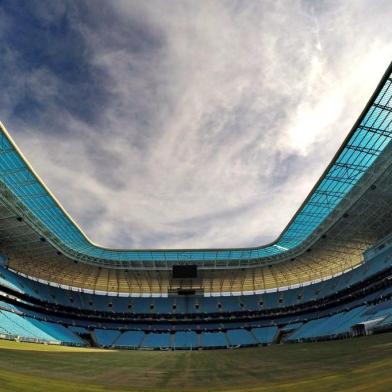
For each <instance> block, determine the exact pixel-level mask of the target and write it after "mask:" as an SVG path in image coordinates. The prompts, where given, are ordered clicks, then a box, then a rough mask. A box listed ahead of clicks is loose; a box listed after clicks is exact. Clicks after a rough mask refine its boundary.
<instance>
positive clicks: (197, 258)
mask: <svg viewBox="0 0 392 392" xmlns="http://www.w3.org/2000/svg"><path fill="white" fill-rule="evenodd" d="M391 71H392V67H391V66H390V67H389V68H388V70H387V72H386V74H385V75H384V77H383V78H382V80H381V82H380V84H379V86H378V87H377V89H376V91H375V93H374V94H373V96H372V97H371V99H370V101H369V103H368V105H367V106H366V108H365V109H364V111H363V113H362V114H361V116H360V117H359V119H358V121H357V122H356V124H355V125H354V127H353V129H352V130H351V132H350V133H349V135H348V137H347V138H346V140H345V142H344V143H343V145H342V147H341V148H340V150H339V151H338V153H337V154H336V156H335V158H334V159H333V161H332V162H331V164H330V165H329V166H328V168H327V170H326V171H325V173H324V174H323V176H322V177H321V178H320V180H319V181H318V183H317V184H316V186H315V187H314V189H313V190H312V192H311V193H310V195H309V196H308V197H307V199H306V200H305V202H304V203H303V204H302V206H301V207H300V209H299V210H298V212H297V213H296V214H295V216H294V217H293V218H292V220H291V221H290V223H289V224H288V226H287V227H286V228H285V229H284V231H283V232H282V234H281V235H280V236H279V238H278V239H277V240H276V241H275V242H273V243H271V244H268V245H265V246H260V247H254V248H243V249H192V250H172V249H169V250H115V249H106V248H103V247H100V246H97V245H95V244H93V243H92V242H91V241H90V240H89V239H88V238H87V237H86V235H85V234H84V233H83V232H82V231H81V229H80V228H79V227H78V226H77V225H76V223H75V222H74V221H73V220H72V218H71V217H70V216H69V215H68V214H67V213H66V212H65V210H64V209H63V208H62V206H61V205H60V204H59V203H58V201H57V200H56V199H55V197H54V196H53V195H52V194H51V193H50V191H49V190H48V189H47V187H46V186H45V184H44V183H43V182H42V180H40V178H39V177H38V175H36V173H35V172H34V171H33V169H32V168H31V166H30V165H29V164H28V162H27V161H26V159H25V158H24V157H23V155H22V153H21V152H20V151H19V149H18V148H17V146H16V145H15V143H14V141H13V140H12V138H11V137H10V135H9V134H8V132H7V131H6V130H5V128H4V127H3V126H1V132H0V148H1V150H0V190H1V194H0V200H1V201H2V203H3V204H4V206H6V207H7V210H9V211H12V212H13V213H15V216H17V217H18V218H19V219H22V220H23V221H24V222H26V223H27V224H28V225H29V226H30V227H31V228H32V230H33V232H36V233H38V234H39V235H40V236H41V237H42V238H44V239H45V240H46V241H48V242H49V243H50V244H51V245H52V246H53V247H54V248H56V249H57V250H59V251H61V252H62V253H63V254H65V255H67V256H68V257H70V258H72V259H74V260H78V261H82V262H86V263H90V264H101V265H110V264H113V265H116V266H117V268H120V267H122V268H129V267H131V268H132V266H139V267H140V266H141V265H143V266H145V267H149V266H150V267H153V266H157V265H158V266H159V265H162V266H168V265H170V264H174V263H196V264H199V265H204V266H208V264H210V265H211V266H213V265H217V264H224V265H226V266H229V265H230V264H231V263H232V264H233V266H234V265H235V266H238V265H240V264H244V265H247V264H252V265H255V264H258V265H263V264H265V263H267V262H268V263H271V262H276V261H282V260H287V259H288V258H289V257H292V256H294V255H297V254H299V253H301V252H303V251H304V250H306V249H307V248H308V247H309V245H311V244H313V243H315V242H316V241H317V240H318V239H319V238H320V236H321V235H322V234H323V233H325V232H326V231H327V230H328V228H329V227H331V226H332V225H333V224H334V223H336V222H337V221H338V220H339V219H340V218H341V217H342V215H343V214H344V212H345V211H346V210H347V209H348V208H350V206H352V205H353V203H354V202H355V201H357V200H358V198H360V197H361V195H362V194H363V193H364V192H365V191H366V189H367V188H368V187H369V186H370V185H371V184H372V183H373V182H374V181H375V180H376V179H377V177H378V176H380V175H381V174H382V173H383V172H384V170H385V165H386V163H385V162H386V161H388V160H389V159H390V157H391V153H390V149H391V147H390V141H391V138H392V126H391V123H392V78H391Z"/></svg>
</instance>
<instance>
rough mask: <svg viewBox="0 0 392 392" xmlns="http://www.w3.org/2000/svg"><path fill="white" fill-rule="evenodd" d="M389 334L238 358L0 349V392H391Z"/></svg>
mask: <svg viewBox="0 0 392 392" xmlns="http://www.w3.org/2000/svg"><path fill="white" fill-rule="evenodd" d="M391 370H392V334H383V335H376V336H370V337H366V338H357V339H352V340H347V341H334V342H324V343H307V344H291V345H289V344H286V345H275V346H270V347H260V348H252V349H239V350H216V351H198V352H180V351H178V352H147V351H114V350H111V351H109V350H94V349H90V350H88V349H74V348H69V347H58V346H45V345H37V344H28V343H17V342H9V341H0V391H2V392H3V391H7V392H8V391H9V392H11V391H12V392H18V391H29V392H38V391H59V392H63V391H64V392H70V391H86V392H87V391H88V392H100V391H113V392H120V391H129V392H135V391H166V392H169V391H231V392H245V391H249V392H250V391H252V392H256V391H257V392H264V391H265V392H267V391H268V392H270V391H274V392H283V391H293V392H297V391H298V392H303V391H317V392H327V391H334V392H335V391H347V392H348V391H350V392H359V391H369V390H371V391H372V392H376V391H388V392H389V391H391V388H392V387H391V386H392V372H391Z"/></svg>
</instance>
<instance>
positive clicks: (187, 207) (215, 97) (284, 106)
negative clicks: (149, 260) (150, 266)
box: [0, 0, 392, 248]
mask: <svg viewBox="0 0 392 392" xmlns="http://www.w3.org/2000/svg"><path fill="white" fill-rule="evenodd" d="M391 14H392V3H391V2H390V1H382V0H376V1H360V0H358V1H355V2H347V1H332V0H331V1H260V2H255V1H220V2H217V1H203V0H202V1H174V0H170V1H149V2H144V1H122V0H116V1H100V0H94V1H54V0H50V1H4V0H3V1H1V0H0V51H1V53H0V66H1V72H0V88H1V91H2V94H1V96H0V120H1V121H2V122H3V123H4V124H5V125H6V127H7V129H8V130H9V131H10V133H11V135H12V136H13V137H14V138H15V140H16V142H17V143H18V145H19V146H20V147H21V148H22V151H23V152H24V153H25V155H26V157H27V158H28V160H29V161H30V162H31V163H32V165H33V167H34V168H35V169H36V171H37V172H38V173H39V174H40V176H41V177H42V178H43V180H44V181H45V182H46V184H47V185H48V186H49V188H50V189H51V190H52V191H53V192H54V194H55V195H56V196H57V198H58V199H59V200H60V201H61V203H62V204H63V206H64V207H65V208H66V210H67V211H68V212H70V213H71V215H72V216H73V217H74V218H75V219H76V221H77V222H78V223H79V224H80V226H81V227H82V228H83V229H84V231H85V232H86V233H87V234H88V235H89V237H90V238H91V239H92V240H93V241H95V242H98V243H100V244H103V245H105V246H112V247H126V248H131V247H137V248H143V247H153V248H158V247H169V248H176V247H191V248H195V247H220V246H250V245H260V244H263V243H265V242H268V241H270V240H272V239H274V238H275V237H276V236H277V235H278V234H279V233H280V231H281V230H282V229H283V228H284V226H285V225H286V224H287V223H288V221H289V219H290V218H291V217H292V215H293V214H294V213H295V211H296V210H297V208H298V207H299V205H300V204H301V202H302V201H303V199H304V198H305V197H306V195H307V194H308V192H309V191H310V189H311V188H312V186H313V185H314V184H315V182H316V181H317V179H318V178H319V176H320V175H321V174H322V172H323V170H324V169H325V167H326V165H327V164H328V162H329V161H330V160H331V159H332V157H333V155H334V153H335V152H336V150H337V148H338V147H339V145H340V144H341V142H342V141H343V139H344V137H345V136H346V135H347V133H348V132H349V130H350V128H351V126H352V125H353V123H354V122H355V120H356V118H357V117H358V115H359V114H360V112H361V110H362V109H363V107H364V105H365V104H366V102H367V100H368V99H369V98H370V95H371V93H372V92H373V90H374V88H375V86H376V84H377V82H378V80H379V79H380V78H381V76H382V74H383V72H384V71H385V69H386V67H387V66H388V64H389V62H390V61H391V60H392V24H391V23H390V15H391Z"/></svg>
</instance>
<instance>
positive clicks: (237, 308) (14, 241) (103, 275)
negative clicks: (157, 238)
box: [0, 65, 392, 358]
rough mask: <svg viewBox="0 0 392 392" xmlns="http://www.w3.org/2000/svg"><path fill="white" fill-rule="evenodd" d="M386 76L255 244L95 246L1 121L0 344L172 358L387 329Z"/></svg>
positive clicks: (390, 197)
mask: <svg viewBox="0 0 392 392" xmlns="http://www.w3.org/2000/svg"><path fill="white" fill-rule="evenodd" d="M391 74H392V65H391V66H389V68H388V70H387V71H386V73H385V75H384V76H383V77H382V79H381V81H380V83H379V85H378V86H377V88H376V90H375V92H374V94H373V96H372V97H371V98H370V100H369V102H368V104H367V105H366V107H365V109H364V110H363V112H362V114H361V115H360V117H359V118H358V120H357V122H356V123H355V124H354V126H353V128H352V130H351V131H350V133H349V134H348V136H347V138H346V140H345V141H344V143H343V145H342V146H341V148H340V149H339V151H338V152H337V153H336V155H335V157H334V159H333V160H332V162H331V163H330V165H329V166H328V167H327V169H326V170H325V172H324V174H323V175H322V177H321V178H320V180H319V181H318V182H317V184H316V185H315V186H314V188H313V190H312V191H311V193H310V194H309V196H308V197H307V198H306V200H305V201H304V202H303V204H302V205H301V207H300V208H299V210H298V211H297V213H296V214H295V216H294V217H293V218H292V219H291V221H290V222H289V224H288V225H287V227H286V228H285V230H284V231H283V232H282V233H281V235H280V236H279V237H278V239H277V240H276V241H274V242H273V243H270V244H268V245H264V246H260V247H256V248H243V249H239V248H236V249H200V250H187V249H183V250H164V249H162V250H114V249H106V248H101V247H99V246H97V245H95V244H93V243H92V242H91V241H90V240H89V239H88V238H87V237H86V235H85V234H84V233H83V232H82V231H81V229H80V228H79V227H78V226H77V225H76V223H75V222H74V221H73V220H72V218H71V217H70V216H69V215H68V214H67V213H66V212H65V210H64V209H63V208H62V206H61V205H60V204H59V203H58V202H57V200H56V199H55V197H54V196H53V195H52V194H51V193H50V192H49V190H48V189H47V187H46V186H45V184H44V182H43V181H42V180H41V179H40V178H39V177H38V175H37V174H36V173H35V172H34V170H33V169H32V167H31V166H30V165H29V163H28V162H27V161H26V159H25V158H24V157H23V154H22V152H21V151H20V150H19V149H18V147H17V146H16V144H15V143H14V141H13V140H12V138H11V136H10V134H9V133H8V132H7V130H6V129H5V127H4V126H3V125H2V126H1V155H0V170H1V215H0V222H1V249H2V256H1V275H0V284H1V286H0V287H1V291H0V295H1V302H0V306H1V310H0V317H1V319H0V320H1V323H0V328H1V334H0V337H1V338H2V339H6V340H11V341H12V340H17V341H19V342H30V343H45V344H52V345H61V346H76V347H94V348H108V349H116V350H120V349H121V350H122V349H128V350H160V351H169V350H173V351H177V350H213V349H235V348H243V347H257V346H267V345H274V344H278V343H284V344H289V343H297V344H298V343H303V342H317V341H323V340H334V339H347V338H350V337H357V336H362V335H370V334H378V333H381V332H388V331H390V330H391V329H392V280H391V268H392V236H391V232H392V223H391V222H392V175H391V173H392V170H391V165H392V150H391V148H392V144H390V140H391V138H392V128H391V124H392V75H391ZM364 339H366V338H364ZM259 350H260V352H262V350H263V348H259ZM236 352H237V351H236ZM166 355H170V354H168V353H167V354H166ZM135 358H136V353H135Z"/></svg>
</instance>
